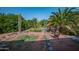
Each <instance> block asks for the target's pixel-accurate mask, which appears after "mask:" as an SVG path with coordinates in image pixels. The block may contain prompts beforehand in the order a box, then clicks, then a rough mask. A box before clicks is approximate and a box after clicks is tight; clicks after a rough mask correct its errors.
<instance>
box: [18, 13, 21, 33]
mask: <svg viewBox="0 0 79 59" xmlns="http://www.w3.org/2000/svg"><path fill="white" fill-rule="evenodd" d="M18 31H19V32H21V15H20V14H19V15H18Z"/></svg>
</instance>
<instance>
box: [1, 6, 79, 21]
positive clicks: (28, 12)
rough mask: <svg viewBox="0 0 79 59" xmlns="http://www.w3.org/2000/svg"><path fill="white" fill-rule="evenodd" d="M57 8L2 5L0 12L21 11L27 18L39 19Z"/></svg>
mask: <svg viewBox="0 0 79 59" xmlns="http://www.w3.org/2000/svg"><path fill="white" fill-rule="evenodd" d="M60 8H61V7H60ZM61 9H63V8H61ZM77 9H79V8H77ZM57 10H58V8H57V7H0V13H14V14H18V13H21V14H22V16H23V17H24V18H25V19H32V18H33V17H35V18H38V20H42V19H47V18H48V17H49V16H50V15H51V12H56V11H57Z"/></svg>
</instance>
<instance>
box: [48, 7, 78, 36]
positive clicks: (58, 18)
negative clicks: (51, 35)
mask: <svg viewBox="0 0 79 59" xmlns="http://www.w3.org/2000/svg"><path fill="white" fill-rule="evenodd" d="M75 9H76V8H65V9H64V10H61V9H58V12H52V15H51V16H50V17H49V23H52V24H53V25H52V26H53V27H56V28H57V29H56V30H57V31H59V33H61V32H62V29H63V28H66V29H68V30H70V31H71V32H73V33H74V34H75V35H76V32H75V31H74V29H73V26H75V25H76V23H75V22H76V18H75V15H79V12H78V13H76V11H74V10H75ZM49 23H48V24H49Z"/></svg>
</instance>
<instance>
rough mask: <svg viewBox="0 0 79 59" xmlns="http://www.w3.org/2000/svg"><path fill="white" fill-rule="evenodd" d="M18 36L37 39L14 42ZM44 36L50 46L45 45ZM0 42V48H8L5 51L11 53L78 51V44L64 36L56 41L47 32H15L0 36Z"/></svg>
mask: <svg viewBox="0 0 79 59" xmlns="http://www.w3.org/2000/svg"><path fill="white" fill-rule="evenodd" d="M20 35H35V36H37V37H38V38H37V39H36V41H28V42H24V41H16V38H17V37H18V36H20ZM45 36H46V37H47V38H48V40H47V41H48V42H47V43H50V46H49V45H46V40H45V38H44V37H45ZM0 41H1V42H0V48H3V47H4V48H5V47H8V48H9V49H7V50H12V51H21V50H22V51H49V49H48V48H49V47H51V48H52V49H53V50H52V51H79V43H77V42H75V41H73V40H72V39H71V38H64V36H63V35H61V36H60V37H59V38H58V39H56V38H53V37H52V36H51V35H50V33H47V32H25V31H24V32H20V33H19V32H15V33H7V34H0ZM18 42H19V43H18ZM3 43H4V44H3ZM2 46H3V47H2ZM0 50H3V49H0ZM4 50H6V49H4Z"/></svg>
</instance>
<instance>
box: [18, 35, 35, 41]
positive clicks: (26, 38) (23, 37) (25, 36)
mask: <svg viewBox="0 0 79 59" xmlns="http://www.w3.org/2000/svg"><path fill="white" fill-rule="evenodd" d="M35 39H36V36H33V35H22V36H19V37H18V38H17V40H24V41H34V40H35Z"/></svg>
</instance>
